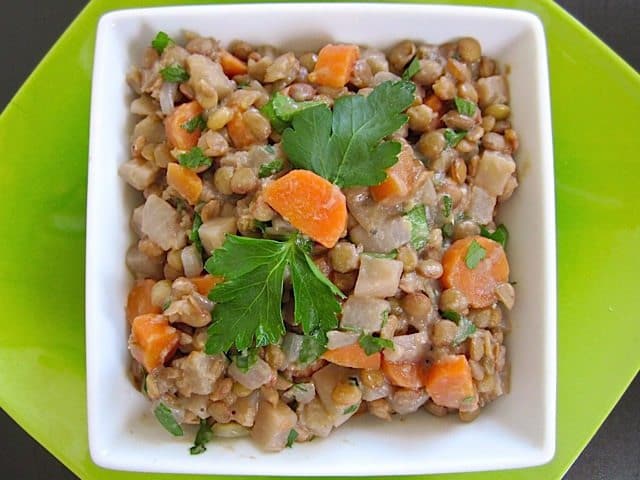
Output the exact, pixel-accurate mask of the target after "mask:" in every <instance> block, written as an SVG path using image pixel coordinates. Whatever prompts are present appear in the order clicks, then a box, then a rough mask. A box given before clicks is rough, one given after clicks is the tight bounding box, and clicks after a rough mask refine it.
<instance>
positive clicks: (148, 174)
mask: <svg viewBox="0 0 640 480" xmlns="http://www.w3.org/2000/svg"><path fill="white" fill-rule="evenodd" d="M159 171H160V169H159V168H158V167H156V166H155V165H154V164H152V163H151V162H147V161H146V160H145V159H143V158H133V159H131V160H129V161H128V162H126V163H123V164H122V165H120V168H118V175H120V178H122V179H123V180H124V181H125V182H127V183H128V184H129V185H131V186H132V187H133V188H135V189H136V190H140V191H142V190H144V189H145V188H147V187H148V186H149V185H151V184H152V183H153V182H155V181H156V178H157V177H158V172H159Z"/></svg>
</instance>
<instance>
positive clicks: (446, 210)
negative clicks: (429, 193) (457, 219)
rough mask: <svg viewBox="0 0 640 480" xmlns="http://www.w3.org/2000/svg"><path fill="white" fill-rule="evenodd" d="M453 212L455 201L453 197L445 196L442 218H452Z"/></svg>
mask: <svg viewBox="0 0 640 480" xmlns="http://www.w3.org/2000/svg"><path fill="white" fill-rule="evenodd" d="M452 210H453V199H452V198H451V195H443V196H442V216H443V217H445V218H449V217H450V216H451V211H452Z"/></svg>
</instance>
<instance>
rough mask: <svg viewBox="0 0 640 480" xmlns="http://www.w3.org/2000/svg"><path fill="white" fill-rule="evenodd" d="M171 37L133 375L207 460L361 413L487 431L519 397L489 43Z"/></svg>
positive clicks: (506, 179)
mask: <svg viewBox="0 0 640 480" xmlns="http://www.w3.org/2000/svg"><path fill="white" fill-rule="evenodd" d="M185 39H186V43H185V44H184V46H180V45H178V44H177V43H176V42H175V41H174V40H173V39H171V38H170V37H168V36H167V35H166V34H163V33H162V32H160V33H159V34H158V35H157V36H156V37H155V38H154V39H153V41H152V42H151V47H149V48H147V49H146V50H145V53H144V55H143V59H142V63H141V65H140V66H138V67H134V68H133V69H132V70H131V71H130V73H129V75H128V81H129V84H130V85H131V87H132V89H133V91H134V92H135V93H136V99H135V100H133V102H132V104H131V112H132V113H133V114H134V115H137V116H139V117H140V118H141V119H140V120H139V121H138V122H137V123H136V125H135V127H134V129H133V135H132V159H131V160H129V161H128V162H126V163H125V164H123V165H122V166H121V167H120V170H119V173H120V175H121V177H122V178H123V179H124V180H125V181H126V182H127V183H128V184H129V185H131V186H132V187H133V188H134V189H136V190H138V191H140V192H142V196H143V197H144V202H143V203H142V204H141V205H140V206H139V207H137V208H136V209H135V210H134V211H133V214H132V219H131V226H132V229H133V231H134V232H135V233H136V236H137V237H138V240H137V242H136V243H135V244H134V245H132V246H131V248H130V249H129V251H128V253H127V258H126V262H127V265H128V267H129V269H130V270H131V271H132V272H133V273H134V275H135V276H136V278H137V279H138V280H137V282H136V284H135V285H134V286H133V288H132V289H131V291H130V294H129V297H128V301H127V308H126V311H127V319H128V321H129V322H130V325H131V335H130V338H129V348H130V351H131V354H132V357H133V361H132V373H133V377H134V378H135V380H136V382H137V384H138V385H140V388H141V390H142V391H143V392H144V393H145V394H146V395H147V396H148V397H149V399H150V400H151V401H152V405H153V410H154V413H155V415H156V417H157V418H158V420H159V421H160V422H161V423H162V425H163V426H164V427H165V428H166V429H167V430H168V431H169V432H170V433H172V434H174V435H183V434H184V432H183V429H182V425H183V424H196V425H199V430H198V434H197V436H196V440H195V443H194V446H193V447H192V449H191V453H193V454H196V453H201V452H202V451H204V450H206V446H205V444H206V442H207V441H208V440H209V439H210V438H211V437H212V436H219V437H239V436H244V435H250V436H251V437H252V438H253V439H254V440H255V441H256V442H257V443H258V444H259V445H260V446H261V447H262V448H264V449H266V450H273V451H277V450H281V449H282V448H285V447H287V446H291V445H292V444H293V443H294V442H304V441H308V440H311V439H312V438H314V437H326V436H327V435H329V433H330V432H331V431H332V429H334V428H337V427H339V426H340V425H341V424H343V423H344V422H346V421H347V420H348V419H349V418H351V417H352V416H353V415H355V414H359V413H364V412H369V413H371V414H372V415H374V416H376V417H378V418H381V419H385V420H389V419H391V417H392V415H393V414H401V415H404V414H408V413H412V412H415V411H417V410H419V409H421V408H423V409H424V410H426V411H427V412H429V413H431V414H433V415H436V416H441V415H446V414H448V413H452V412H453V413H456V414H457V415H458V416H459V417H460V419H461V420H463V421H470V420H473V419H474V418H475V417H476V416H477V415H478V414H479V412H480V410H481V408H482V407H484V406H485V405H486V404H487V403H489V402H491V401H492V400H494V399H496V398H497V397H499V396H500V395H502V394H504V393H505V392H506V391H507V390H508V364H507V361H506V347H505V346H504V335H505V334H506V333H507V332H508V331H509V329H510V325H509V321H508V318H507V317H506V316H505V315H503V310H504V309H507V310H509V309H511V308H512V306H513V304H514V300H515V292H514V288H513V286H512V285H511V284H510V283H509V266H508V261H507V257H506V254H505V251H504V246H505V243H506V241H507V236H508V235H507V231H506V228H505V227H504V226H502V225H496V223H495V214H496V209H497V206H498V205H499V204H500V203H502V202H504V201H506V200H507V199H508V198H509V197H510V196H511V194H512V193H513V191H514V190H515V188H516V187H517V177H516V172H515V170H516V165H515V162H514V160H513V154H514V153H515V152H516V150H517V148H518V137H517V134H516V132H515V131H514V130H513V129H512V128H511V124H510V121H509V116H510V108H509V93H508V84H507V81H506V78H505V76H504V75H502V74H501V73H500V70H499V67H498V65H497V63H496V62H495V61H494V60H492V59H490V58H488V57H486V56H483V55H482V52H481V46H480V44H479V43H478V42H477V41H476V40H475V39H472V38H468V37H467V38H461V39H459V40H456V41H452V42H449V43H446V44H443V45H428V44H422V43H416V42H413V41H408V40H407V41H402V42H400V43H398V44H397V45H395V46H393V47H392V48H391V49H390V50H389V51H388V52H387V53H385V52H382V51H379V50H375V49H371V48H365V47H360V46H356V45H344V44H343V45H325V46H324V47H323V48H322V49H320V50H319V52H307V53H302V54H300V55H297V54H295V53H293V52H281V51H278V50H276V49H275V48H273V47H270V46H253V45H249V44H248V43H246V42H242V41H237V42H233V43H232V44H231V45H229V47H228V49H225V48H223V47H222V46H221V45H220V44H219V43H218V42H217V41H216V40H215V39H213V38H206V37H200V36H197V35H194V34H190V33H187V34H185Z"/></svg>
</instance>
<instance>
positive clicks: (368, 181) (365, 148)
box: [282, 80, 416, 188]
mask: <svg viewBox="0 0 640 480" xmlns="http://www.w3.org/2000/svg"><path fill="white" fill-rule="evenodd" d="M415 89H416V86H415V85H414V84H413V83H412V82H407V81H403V80H401V81H397V82H392V81H388V82H384V83H382V84H380V85H378V86H377V87H376V88H374V89H373V91H372V92H371V94H369V95H368V96H367V97H365V96H363V95H344V96H342V97H340V98H338V99H336V101H335V104H334V107H333V110H331V109H330V108H329V107H328V106H327V105H325V104H322V105H316V106H314V107H310V108H306V109H304V110H302V111H300V112H298V113H297V114H296V115H294V116H293V119H292V128H287V129H286V130H285V131H284V132H283V134H282V146H283V148H284V151H285V152H286V153H287V155H288V157H289V161H290V162H291V163H292V164H293V165H294V166H295V167H297V168H304V169H306V170H311V171H313V172H315V173H317V174H318V175H320V176H321V177H324V178H326V179H327V180H329V181H330V182H332V183H335V184H336V185H337V186H339V187H340V188H344V187H350V186H355V185H360V186H368V185H378V184H379V183H381V182H383V181H384V180H385V178H387V173H386V169H387V168H389V167H390V166H391V165H393V164H395V163H396V162H397V161H398V154H399V153H400V143H399V142H396V141H383V139H384V137H386V136H388V135H391V134H392V133H393V132H395V131H396V130H398V129H399V128H400V127H402V126H403V125H404V124H405V123H406V122H407V116H406V115H405V114H403V113H402V112H404V111H405V110H406V109H407V107H409V106H410V105H411V104H412V103H413V100H414V92H415Z"/></svg>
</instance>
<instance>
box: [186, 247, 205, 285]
mask: <svg viewBox="0 0 640 480" xmlns="http://www.w3.org/2000/svg"><path fill="white" fill-rule="evenodd" d="M180 258H181V259H182V268H183V270H184V275H185V276H186V277H197V276H199V275H200V274H201V273H202V269H203V268H204V265H203V264H202V257H201V256H200V252H199V251H198V248H197V247H196V246H195V245H188V246H186V247H184V248H183V249H182V251H181V252H180Z"/></svg>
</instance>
